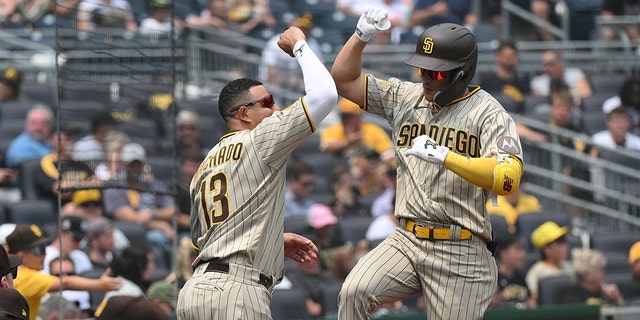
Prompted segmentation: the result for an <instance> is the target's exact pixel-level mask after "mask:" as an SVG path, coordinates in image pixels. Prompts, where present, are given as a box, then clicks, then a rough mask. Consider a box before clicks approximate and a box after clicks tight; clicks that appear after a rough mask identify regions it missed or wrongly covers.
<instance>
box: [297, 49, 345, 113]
mask: <svg viewBox="0 0 640 320" xmlns="http://www.w3.org/2000/svg"><path fill="white" fill-rule="evenodd" d="M293 53H294V55H295V56H296V59H297V60H298V64H299V65H300V68H301V69H302V76H303V78H304V91H305V93H306V95H305V97H304V101H305V102H306V104H307V106H308V107H309V114H310V116H311V119H312V120H313V122H314V123H316V124H318V123H320V122H321V121H322V120H323V119H324V118H325V117H326V116H327V115H328V114H329V113H330V112H331V110H332V109H333V107H335V105H336V103H337V102H338V91H337V89H336V84H335V82H334V81H333V78H332V77H331V73H329V70H327V68H326V67H325V66H324V64H323V63H322V61H320V59H318V57H317V56H316V54H315V53H314V52H313V50H311V48H310V47H309V45H308V44H307V42H306V41H303V40H301V41H298V42H297V43H296V44H295V45H294V46H293Z"/></svg>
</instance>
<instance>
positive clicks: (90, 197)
mask: <svg viewBox="0 0 640 320" xmlns="http://www.w3.org/2000/svg"><path fill="white" fill-rule="evenodd" d="M71 201H72V203H73V204H74V206H75V208H74V211H73V212H72V213H71V214H72V215H77V216H79V217H83V218H84V219H85V220H86V221H87V223H88V224H89V228H88V230H87V236H88V239H87V242H88V244H89V245H91V240H92V238H93V236H98V235H101V234H102V232H104V231H105V230H106V229H107V228H110V229H111V228H112V227H113V226H112V225H111V221H110V220H108V219H107V218H105V217H104V215H103V211H104V208H103V205H102V196H101V195H100V190H98V189H83V190H77V191H75V192H74V193H73V198H72V200H71ZM105 220H106V222H107V224H108V226H106V225H105V224H104V222H105ZM94 221H95V222H97V223H96V224H95V225H94ZM112 229H113V232H112V233H113V236H112V239H108V236H105V237H103V238H102V239H101V240H104V241H111V242H113V243H112V244H111V245H110V246H111V247H113V248H115V249H116V250H122V249H124V248H126V247H128V246H129V239H127V236H126V235H125V234H124V233H123V232H122V231H121V230H120V229H118V228H112ZM87 242H85V243H82V244H81V247H83V248H85V247H86V246H87ZM90 258H91V257H90ZM92 260H93V259H92ZM94 265H95V262H94ZM104 266H105V268H106V266H107V264H104Z"/></svg>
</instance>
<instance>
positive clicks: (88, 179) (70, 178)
mask: <svg viewBox="0 0 640 320" xmlns="http://www.w3.org/2000/svg"><path fill="white" fill-rule="evenodd" d="M76 135H77V131H76V130H75V129H73V128H68V127H62V128H61V129H60V131H59V134H58V135H52V136H51V138H50V140H51V142H50V143H51V146H52V149H51V153H49V154H47V155H45V156H43V157H42V158H41V159H40V167H39V168H38V169H37V170H35V172H34V174H33V178H34V180H35V186H36V191H37V194H38V196H39V197H40V198H42V199H49V200H50V201H51V203H52V205H54V206H56V207H57V206H58V196H60V199H61V201H62V203H61V204H62V206H63V207H64V206H66V205H67V204H68V203H70V202H71V197H72V196H73V192H72V191H66V190H61V189H65V188H71V187H86V186H96V185H98V184H99V183H100V182H99V180H98V179H97V177H96V176H95V175H94V173H93V170H92V169H91V167H89V166H88V165H86V164H84V163H82V162H77V161H75V160H72V158H71V150H72V148H73V144H74V143H75V141H76ZM58 169H59V170H60V171H59V170H58ZM59 180H60V182H59ZM65 210H66V209H65Z"/></svg>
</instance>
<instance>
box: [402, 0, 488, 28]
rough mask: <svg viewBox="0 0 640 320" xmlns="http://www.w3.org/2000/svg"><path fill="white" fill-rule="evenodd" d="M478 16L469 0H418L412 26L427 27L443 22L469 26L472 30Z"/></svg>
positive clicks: (413, 13) (415, 2)
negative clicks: (472, 9)
mask: <svg viewBox="0 0 640 320" xmlns="http://www.w3.org/2000/svg"><path fill="white" fill-rule="evenodd" d="M476 20H477V18H476V16H475V14H473V12H472V11H471V2H470V1H468V0H416V1H414V5H413V12H412V14H411V26H422V27H424V28H425V29H427V28H429V27H431V26H434V25H436V24H439V23H443V22H452V23H457V24H459V25H464V26H467V28H468V29H470V30H472V29H473V26H474V25H476V24H477V21H476Z"/></svg>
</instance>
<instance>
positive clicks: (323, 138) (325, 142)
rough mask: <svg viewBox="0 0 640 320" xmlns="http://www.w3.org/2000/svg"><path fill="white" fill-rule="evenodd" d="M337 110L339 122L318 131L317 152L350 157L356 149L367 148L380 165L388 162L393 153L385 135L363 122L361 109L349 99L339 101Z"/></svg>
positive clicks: (380, 129) (389, 139) (387, 135)
mask: <svg viewBox="0 0 640 320" xmlns="http://www.w3.org/2000/svg"><path fill="white" fill-rule="evenodd" d="M338 107H339V109H340V120H341V122H340V123H337V124H334V125H331V126H328V127H326V128H325V129H324V130H322V132H321V134H320V151H322V152H328V153H337V154H340V155H342V156H344V157H347V158H350V157H351V156H353V155H354V153H355V152H356V151H357V150H358V149H359V148H368V149H371V150H373V151H374V152H376V153H377V154H378V155H380V160H382V161H383V162H386V163H392V162H393V161H394V151H393V144H392V143H391V138H390V137H389V134H388V133H387V132H386V131H385V130H384V129H383V128H381V127H379V126H378V125H376V124H373V123H371V122H366V121H363V119H362V112H363V111H362V109H361V108H360V106H358V105H357V104H355V103H353V102H351V101H350V100H347V99H345V98H341V99H340V101H339V102H338Z"/></svg>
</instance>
